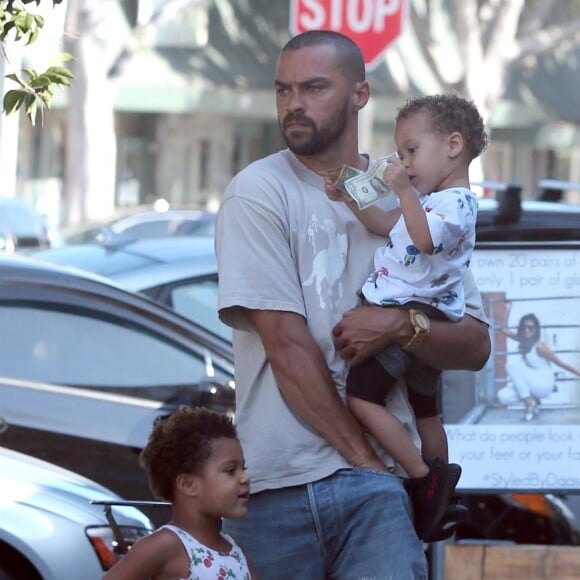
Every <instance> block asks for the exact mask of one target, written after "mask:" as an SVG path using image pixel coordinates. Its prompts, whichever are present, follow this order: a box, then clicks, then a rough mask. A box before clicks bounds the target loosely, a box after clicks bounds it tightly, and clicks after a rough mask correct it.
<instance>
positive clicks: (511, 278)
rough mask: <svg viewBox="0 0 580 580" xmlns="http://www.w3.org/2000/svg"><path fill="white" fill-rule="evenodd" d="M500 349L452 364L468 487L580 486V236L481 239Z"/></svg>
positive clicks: (451, 432) (479, 265)
mask: <svg viewBox="0 0 580 580" xmlns="http://www.w3.org/2000/svg"><path fill="white" fill-rule="evenodd" d="M471 264H472V270H473V273H474V275H475V279H476V281H477V285H478V287H479V289H480V292H481V293H482V297H483V302H484V308H485V312H486V315H487V317H488V319H489V323H490V337H491V343H492V354H491V357H490V359H489V361H488V363H487V365H486V367H485V368H484V369H483V370H482V371H480V372H478V373H470V372H462V371H451V372H446V373H444V378H443V389H442V408H443V414H444V421H445V429H446V431H447V436H448V439H449V454H450V460H451V461H454V462H456V463H459V464H460V465H461V467H462V469H463V474H462V476H461V479H460V481H459V485H458V488H459V489H463V490H469V489H473V490H495V489H497V490H562V491H563V490H578V489H580V245H575V246H574V245H573V246H568V247H563V246H562V245H559V246H553V247H550V246H549V245H547V244H543V245H542V246H539V247H537V246H531V245H529V246H523V245H517V246H513V247H507V246H506V245H502V246H500V247H499V248H498V247H491V246H490V247H489V248H488V247H486V246H485V245H482V247H478V249H476V251H475V252H474V255H473V259H472V263H471Z"/></svg>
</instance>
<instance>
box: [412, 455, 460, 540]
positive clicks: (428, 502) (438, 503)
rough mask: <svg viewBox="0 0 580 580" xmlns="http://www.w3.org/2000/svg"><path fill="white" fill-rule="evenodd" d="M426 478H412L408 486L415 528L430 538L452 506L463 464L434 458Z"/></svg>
mask: <svg viewBox="0 0 580 580" xmlns="http://www.w3.org/2000/svg"><path fill="white" fill-rule="evenodd" d="M429 467H430V471H429V473H428V474H427V475H426V476H425V477H415V478H410V479H408V480H407V481H406V488H407V491H408V492H409V496H410V498H411V503H412V504H413V512H414V519H415V530H416V531H417V535H418V536H419V538H420V539H422V540H424V539H425V538H429V537H431V536H432V535H433V534H434V532H436V531H437V530H439V529H440V527H441V521H442V520H443V517H444V516H445V512H446V511H447V508H448V507H449V503H450V500H451V497H452V495H453V492H454V491H455V486H456V485H457V482H458V481H459V477H460V476H461V467H459V465H457V464H456V463H445V462H444V461H442V460H441V459H435V461H433V462H432V463H431V465H430V466H429Z"/></svg>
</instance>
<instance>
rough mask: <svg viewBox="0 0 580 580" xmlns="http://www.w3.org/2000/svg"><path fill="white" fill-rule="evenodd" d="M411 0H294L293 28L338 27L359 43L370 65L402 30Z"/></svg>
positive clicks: (338, 30) (321, 28)
mask: <svg viewBox="0 0 580 580" xmlns="http://www.w3.org/2000/svg"><path fill="white" fill-rule="evenodd" d="M407 1H408V0H291V7H290V30H291V32H292V34H300V33H301V32H306V31H307V30H335V31H336V32H341V33H342V34H344V35H345V36H348V37H349V38H351V39H352V40H354V42H356V43H357V44H358V46H359V47H360V49H361V52H362V54H363V57H364V59H365V64H366V67H367V69H371V68H373V67H375V66H376V65H377V64H379V57H380V56H381V54H382V53H383V51H384V50H385V49H386V48H387V47H388V46H389V44H391V42H393V41H394V40H395V39H396V38H397V37H398V36H399V34H401V28H402V22H403V16H404V14H403V13H404V9H405V6H406V3H407Z"/></svg>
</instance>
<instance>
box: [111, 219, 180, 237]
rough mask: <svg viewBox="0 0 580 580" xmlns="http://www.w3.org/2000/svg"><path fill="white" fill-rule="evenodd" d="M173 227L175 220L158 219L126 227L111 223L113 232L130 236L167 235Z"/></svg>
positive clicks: (175, 224) (175, 225)
mask: <svg viewBox="0 0 580 580" xmlns="http://www.w3.org/2000/svg"><path fill="white" fill-rule="evenodd" d="M175 227H177V223H175V222H171V221H166V220H159V221H150V222H143V223H140V224H133V225H131V226H128V227H122V225H121V224H119V225H112V226H111V230H112V231H113V232H114V233H115V234H122V235H124V236H129V237H131V238H156V237H163V236H167V235H169V234H170V233H171V232H172V231H173V229H174V228H175Z"/></svg>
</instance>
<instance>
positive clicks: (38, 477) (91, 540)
mask: <svg viewBox="0 0 580 580" xmlns="http://www.w3.org/2000/svg"><path fill="white" fill-rule="evenodd" d="M1 440H2V437H1V435H0V442H1ZM120 499H121V498H120V497H119V496H118V495H116V494H114V493H113V492H111V491H109V490H108V489H106V488H105V487H102V486H101V485H99V484H97V483H95V482H94V481H91V480H89V479H86V478H84V477H81V476H80V475H77V474H76V473H72V472H71V471H67V470H66V469H62V468H60V467H57V466H56V465H52V464H50V463H47V462H45V461H41V460H39V459H36V458H34V457H31V456H29V455H24V454H22V453H18V452H16V451H12V450H10V449H6V448H3V447H0V579H2V580H17V579H26V580H79V579H80V578H82V580H97V579H98V578H102V576H103V574H104V573H105V571H106V570H108V569H109V568H110V567H111V566H112V565H113V564H114V563H115V562H116V561H117V560H118V559H119V558H120V557H121V556H122V554H121V552H122V550H120V549H119V546H120V545H123V544H125V545H126V546H130V545H131V544H133V543H134V542H135V541H136V540H137V539H138V538H140V537H143V536H145V535H147V534H149V533H151V531H152V530H153V525H152V523H151V521H150V520H149V519H148V518H147V517H146V516H145V514H144V513H142V512H141V511H140V510H138V509H136V508H135V507H114V508H112V512H113V515H114V520H115V521H116V523H117V524H118V527H117V533H119V532H120V534H121V537H117V536H116V535H115V530H114V528H113V527H112V526H111V525H110V523H109V521H108V520H107V518H106V516H105V511H104V509H103V506H102V505H93V504H92V503H91V501H101V502H102V501H113V502H114V501H118V500H120Z"/></svg>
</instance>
